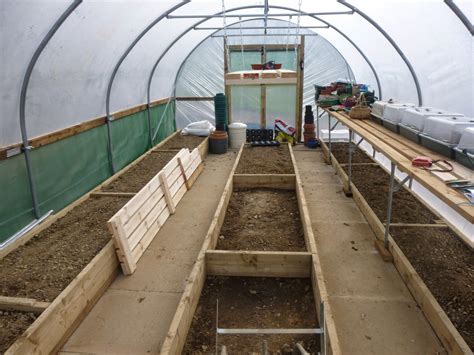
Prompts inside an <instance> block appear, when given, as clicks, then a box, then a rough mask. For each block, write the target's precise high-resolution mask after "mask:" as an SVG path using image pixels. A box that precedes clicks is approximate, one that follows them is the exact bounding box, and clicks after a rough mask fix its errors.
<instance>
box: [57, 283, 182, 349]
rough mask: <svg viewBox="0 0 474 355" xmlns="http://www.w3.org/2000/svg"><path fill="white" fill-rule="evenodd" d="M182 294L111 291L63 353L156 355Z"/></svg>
mask: <svg viewBox="0 0 474 355" xmlns="http://www.w3.org/2000/svg"><path fill="white" fill-rule="evenodd" d="M180 298H181V294H179V293H156V292H136V291H125V290H110V289H109V290H108V291H107V292H106V293H105V294H104V296H103V297H102V298H101V299H100V300H99V302H98V303H97V304H96V305H95V307H94V312H93V313H92V316H88V317H87V318H86V319H85V320H84V321H83V322H82V324H81V326H80V327H79V328H78V329H77V331H76V332H75V333H74V334H73V335H72V336H71V338H69V340H68V342H67V344H66V345H65V346H64V349H63V351H68V352H79V353H87V354H137V355H138V354H150V353H152V354H157V353H159V351H160V348H161V345H162V343H163V340H164V335H163V334H166V332H167V331H168V325H169V323H170V322H171V320H172V318H173V316H174V312H175V310H176V307H177V306H178V303H179V300H180Z"/></svg>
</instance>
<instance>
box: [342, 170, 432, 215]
mask: <svg viewBox="0 0 474 355" xmlns="http://www.w3.org/2000/svg"><path fill="white" fill-rule="evenodd" d="M344 171H345V172H346V173H347V172H348V167H344ZM352 182H353V183H354V184H355V186H356V187H357V189H358V190H359V192H360V193H361V194H362V196H364V198H365V200H366V201H367V203H368V204H369V206H370V207H371V208H372V209H373V210H374V212H375V214H376V215H377V217H378V218H379V219H380V220H381V221H382V222H385V220H386V219H387V204H388V188H389V183H390V175H389V174H388V173H387V172H385V170H383V169H382V168H381V167H379V166H367V165H365V166H360V165H359V166H357V165H356V166H353V167H352ZM436 219H438V218H437V217H436V216H435V215H434V214H433V213H431V211H430V210H428V209H427V208H426V207H425V206H424V205H423V204H422V203H421V202H420V201H418V199H417V198H416V197H415V196H413V195H412V194H411V193H409V192H408V191H406V190H405V189H403V188H401V189H400V190H399V191H397V192H395V193H394V194H393V203H392V219H391V223H424V224H430V223H435V220H436Z"/></svg>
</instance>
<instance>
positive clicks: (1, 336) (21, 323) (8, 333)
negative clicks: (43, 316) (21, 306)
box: [0, 311, 39, 354]
mask: <svg viewBox="0 0 474 355" xmlns="http://www.w3.org/2000/svg"><path fill="white" fill-rule="evenodd" d="M38 316H39V314H38V313H31V312H16V311H0V354H3V353H4V352H5V351H7V350H8V348H9V347H10V346H11V345H12V344H13V343H14V342H15V340H16V339H17V338H18V337H19V336H20V335H21V334H23V332H24V331H25V330H26V329H27V328H28V327H29V326H30V325H31V324H33V322H34V321H35V320H36V318H38Z"/></svg>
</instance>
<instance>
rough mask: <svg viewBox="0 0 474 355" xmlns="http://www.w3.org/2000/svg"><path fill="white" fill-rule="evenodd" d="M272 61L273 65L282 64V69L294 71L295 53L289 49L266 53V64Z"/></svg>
mask: <svg viewBox="0 0 474 355" xmlns="http://www.w3.org/2000/svg"><path fill="white" fill-rule="evenodd" d="M270 60H274V61H275V63H280V64H282V66H281V68H282V69H287V70H296V56H295V51H294V50H292V49H289V50H288V52H287V51H267V62H268V61H270Z"/></svg>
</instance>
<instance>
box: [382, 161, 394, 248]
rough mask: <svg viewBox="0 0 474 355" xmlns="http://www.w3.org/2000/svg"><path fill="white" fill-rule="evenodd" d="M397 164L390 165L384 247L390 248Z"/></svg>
mask: <svg viewBox="0 0 474 355" xmlns="http://www.w3.org/2000/svg"><path fill="white" fill-rule="evenodd" d="M395 168H396V167H395V163H393V162H391V163H390V184H389V187H388V203H387V219H386V221H385V236H384V240H383V245H384V247H385V248H386V249H387V248H388V235H389V232H390V219H391V218H392V201H393V187H394V183H395Z"/></svg>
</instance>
